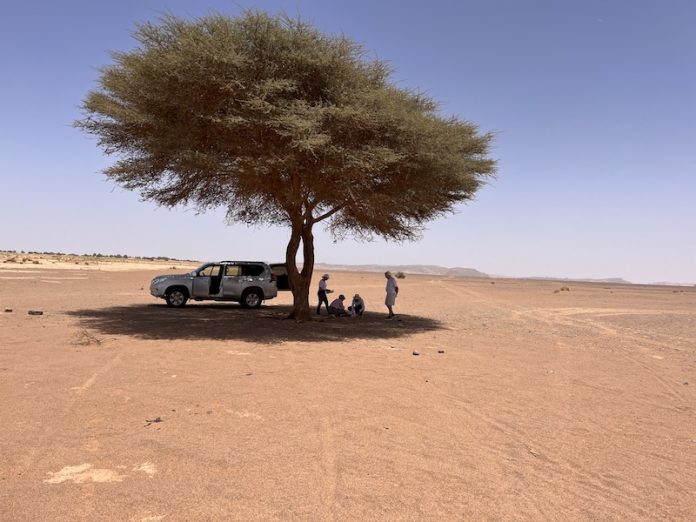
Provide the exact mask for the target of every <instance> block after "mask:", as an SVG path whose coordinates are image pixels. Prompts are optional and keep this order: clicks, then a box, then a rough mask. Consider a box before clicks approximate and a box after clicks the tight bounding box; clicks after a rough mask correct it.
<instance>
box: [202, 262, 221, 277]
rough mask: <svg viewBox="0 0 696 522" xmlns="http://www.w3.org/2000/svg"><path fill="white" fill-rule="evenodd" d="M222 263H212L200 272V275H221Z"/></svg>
mask: <svg viewBox="0 0 696 522" xmlns="http://www.w3.org/2000/svg"><path fill="white" fill-rule="evenodd" d="M220 268H221V267H220V265H210V266H207V267H205V268H204V269H203V270H201V271H200V272H198V275H199V276H211V277H217V276H219V275H220Z"/></svg>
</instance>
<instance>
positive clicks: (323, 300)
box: [317, 274, 333, 315]
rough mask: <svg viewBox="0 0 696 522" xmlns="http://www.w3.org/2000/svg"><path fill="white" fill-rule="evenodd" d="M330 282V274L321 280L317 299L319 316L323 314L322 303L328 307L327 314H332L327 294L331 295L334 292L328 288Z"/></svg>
mask: <svg viewBox="0 0 696 522" xmlns="http://www.w3.org/2000/svg"><path fill="white" fill-rule="evenodd" d="M328 280H329V274H324V275H323V276H321V279H320V280H319V290H318V291H317V297H318V298H319V304H318V305H317V315H319V314H320V313H321V303H324V304H325V305H326V311H327V313H331V311H330V310H329V299H328V298H327V297H326V294H330V293H331V292H333V290H329V289H328V288H326V282H327V281H328Z"/></svg>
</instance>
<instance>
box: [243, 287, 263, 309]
mask: <svg viewBox="0 0 696 522" xmlns="http://www.w3.org/2000/svg"><path fill="white" fill-rule="evenodd" d="M262 301H263V294H261V292H260V291H259V290H256V289H255V288H250V289H248V290H244V293H243V294H242V300H241V303H240V304H241V305H242V308H258V307H259V306H261V302H262Z"/></svg>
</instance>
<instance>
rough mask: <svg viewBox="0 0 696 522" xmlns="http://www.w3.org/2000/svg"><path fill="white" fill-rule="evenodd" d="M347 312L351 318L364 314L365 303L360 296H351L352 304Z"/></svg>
mask: <svg viewBox="0 0 696 522" xmlns="http://www.w3.org/2000/svg"><path fill="white" fill-rule="evenodd" d="M348 311H349V312H350V315H352V316H353V317H356V316H359V315H362V314H363V313H364V312H365V301H363V298H362V297H360V294H355V295H354V296H353V302H352V303H351V304H350V306H349V307H348Z"/></svg>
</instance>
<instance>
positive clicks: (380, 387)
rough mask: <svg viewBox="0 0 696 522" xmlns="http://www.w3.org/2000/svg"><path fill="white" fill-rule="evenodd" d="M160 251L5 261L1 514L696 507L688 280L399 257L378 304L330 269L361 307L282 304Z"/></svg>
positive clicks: (512, 515) (564, 513)
mask: <svg viewBox="0 0 696 522" xmlns="http://www.w3.org/2000/svg"><path fill="white" fill-rule="evenodd" d="M170 264H171V263H164V264H163V265H162V266H157V267H155V266H151V265H150V266H148V265H145V266H140V265H137V264H132V266H129V267H128V268H129V269H128V270H115V269H108V268H107V267H106V266H105V265H101V266H98V267H95V266H91V265H90V266H84V265H75V264H74V263H72V264H70V263H68V264H67V265H68V266H62V269H60V270H58V269H56V268H57V267H55V266H50V265H51V264H50V263H44V264H40V265H34V266H32V265H26V264H25V265H16V264H11V265H8V264H3V265H2V268H1V269H0V397H1V400H0V520H3V521H5V520H7V521H9V520H60V521H68V520H70V521H72V520H82V519H84V520H127V521H159V520H164V521H166V522H169V521H191V520H336V521H343V520H477V521H478V520H562V521H566V520H603V521H604V520H616V521H619V520H620V521H625V520H646V521H648V520H650V521H653V520H685V521H686V520H696V494H695V492H696V415H695V413H696V412H695V410H694V408H695V407H696V373H695V370H696V289H694V288H670V287H649V286H629V285H607V284H589V283H587V284H582V283H567V282H563V283H560V282H553V281H525V280H512V279H509V280H507V279H498V280H490V279H448V278H442V277H432V276H414V275H408V274H407V277H406V279H403V280H400V281H399V284H400V288H401V292H400V294H399V298H398V300H397V305H396V312H397V313H398V314H399V315H398V317H397V320H394V321H386V320H385V311H386V310H385V309H384V306H383V305H382V302H383V299H384V294H383V291H384V290H383V289H384V282H385V281H384V277H383V276H382V275H381V274H379V273H376V274H371V273H350V272H336V273H332V278H331V280H330V283H331V285H330V286H331V287H332V288H334V289H335V290H336V291H337V292H342V293H344V294H346V295H347V296H351V295H352V294H353V293H355V292H359V293H361V294H362V295H363V296H364V298H365V300H366V304H367V309H368V313H367V315H366V316H365V317H363V318H361V319H356V320H351V319H329V318H327V317H326V316H322V317H321V319H318V320H315V321H312V322H311V323H304V324H297V323H294V322H291V321H287V320H284V319H283V317H284V315H285V314H286V313H287V311H288V305H289V303H290V302H291V297H290V295H289V294H287V293H283V294H282V295H281V297H280V298H278V299H275V300H271V301H267V302H266V303H265V305H264V306H263V307H262V308H261V309H259V310H243V309H241V308H240V307H239V306H237V305H235V304H217V303H215V304H208V303H193V304H191V305H189V306H186V307H185V308H184V309H180V310H175V309H169V308H167V307H166V306H165V305H164V302H163V301H160V300H156V299H155V298H153V297H151V296H150V295H149V293H148V285H149V281H150V279H151V278H152V277H153V276H155V275H157V274H159V273H162V272H167V271H169V272H173V270H171V269H170V267H169V266H168V265H170ZM120 268H123V266H121V267H120ZM178 268H179V270H178V272H182V271H185V270H181V267H178ZM561 287H568V289H569V290H567V291H566V290H564V291H560V289H561ZM6 308H7V309H12V311H11V312H5V311H3V310H5V309H6ZM29 310H41V311H43V312H44V314H43V315H40V316H35V315H29V314H28V311H29ZM414 351H415V352H417V353H418V354H419V355H414ZM441 352H442V353H441Z"/></svg>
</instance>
